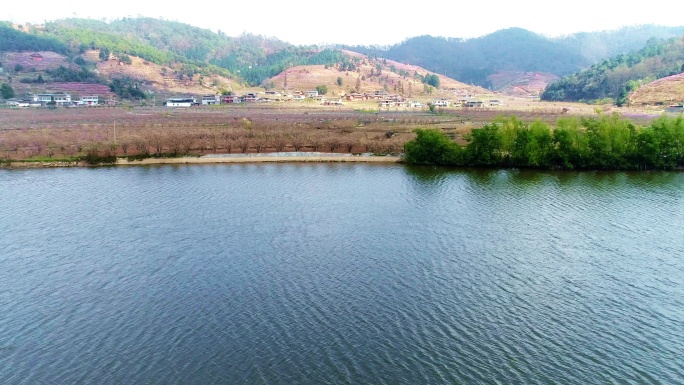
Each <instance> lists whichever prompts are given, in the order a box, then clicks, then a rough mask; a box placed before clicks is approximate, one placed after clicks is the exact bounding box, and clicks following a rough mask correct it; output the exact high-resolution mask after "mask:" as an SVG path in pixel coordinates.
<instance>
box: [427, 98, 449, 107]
mask: <svg viewBox="0 0 684 385" xmlns="http://www.w3.org/2000/svg"><path fill="white" fill-rule="evenodd" d="M432 104H434V105H435V106H437V107H449V106H450V105H451V102H450V101H448V100H447V99H438V100H435V101H434V102H432Z"/></svg>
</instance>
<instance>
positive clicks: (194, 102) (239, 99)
mask: <svg viewBox="0 0 684 385" xmlns="http://www.w3.org/2000/svg"><path fill="white" fill-rule="evenodd" d="M293 101H294V102H296V101H301V102H309V103H311V102H313V103H317V104H320V105H324V106H343V105H345V103H348V102H351V103H354V102H364V101H365V102H375V103H376V104H377V107H378V108H379V109H380V108H392V107H396V108H399V107H404V108H417V109H419V108H427V107H429V106H430V105H433V106H435V107H452V108H458V107H464V108H485V107H498V106H502V105H503V102H502V101H501V100H499V99H486V100H485V99H480V98H476V97H472V96H470V95H466V96H462V97H457V98H455V99H454V100H451V99H447V98H439V99H434V100H429V101H419V100H411V99H407V98H405V97H403V96H401V95H397V94H389V93H388V92H386V91H384V90H380V91H375V92H373V93H351V94H347V95H342V96H338V97H327V96H325V95H322V94H320V93H319V92H318V91H317V90H308V91H295V92H291V93H290V92H282V93H281V92H278V91H262V92H248V93H245V94H242V95H237V94H233V93H232V92H231V93H228V94H227V95H221V94H213V95H212V94H209V95H201V96H195V95H184V96H174V97H170V98H166V99H165V100H164V101H163V102H161V103H160V105H161V106H165V107H197V106H212V105H231V104H242V103H272V102H293ZM156 103H157V102H156V98H154V101H153V104H154V105H155V106H156ZM5 104H6V105H7V106H9V107H16V108H24V107H95V106H114V105H116V104H117V101H116V99H115V98H114V96H113V95H112V93H111V92H103V93H102V94H92V95H82V96H79V97H73V96H72V94H71V93H67V92H54V93H49V92H45V93H38V94H32V95H29V96H27V97H25V98H12V99H8V100H6V101H5Z"/></svg>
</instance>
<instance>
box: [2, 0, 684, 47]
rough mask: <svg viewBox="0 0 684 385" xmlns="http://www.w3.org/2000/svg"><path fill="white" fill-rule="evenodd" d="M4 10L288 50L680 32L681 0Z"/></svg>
mask: <svg viewBox="0 0 684 385" xmlns="http://www.w3.org/2000/svg"><path fill="white" fill-rule="evenodd" d="M3 3H6V4H3V5H2V7H0V20H10V21H13V22H16V23H23V22H31V23H42V22H43V21H45V20H55V19H60V18H65V17H73V16H77V17H83V18H94V19H103V18H107V19H110V20H111V19H117V18H121V17H136V16H149V17H156V18H164V19H167V20H175V21H180V22H183V23H187V24H191V25H194V26H197V27H202V28H206V29H210V30H212V31H217V30H219V29H220V30H221V31H223V32H225V33H226V34H228V35H229V36H237V35H240V34H241V33H243V32H250V33H254V34H259V35H265V36H273V37H277V38H279V39H281V40H284V41H287V42H290V43H293V44H320V43H342V44H364V45H370V44H394V43H398V42H401V41H402V40H404V39H406V38H408V37H413V36H419V35H433V36H446V37H464V38H469V37H477V36H482V35H486V34H488V33H491V32H494V31H496V30H499V29H503V28H509V27H521V28H525V29H528V30H531V31H533V32H537V33H541V34H544V35H548V36H558V35H563V34H569V33H573V32H579V31H598V30H610V29H617V28H619V27H621V26H630V25H638V24H659V25H670V26H678V25H684V18H682V10H684V3H682V2H681V0H677V1H659V2H656V3H644V2H627V1H622V2H619V3H617V4H616V3H615V2H607V1H595V0H594V1H587V0H575V1H572V2H554V1H532V0H516V1H510V0H508V1H491V0H489V1H487V0H478V1H456V0H451V1H440V0H434V1H410V0H407V1H377V0H364V1H360V0H339V1H325V0H317V1H312V0H292V1H286V0H277V1H272V0H261V1H244V0H243V1H231V0H223V1H188V2H184V1H180V0H179V1H173V0H172V1H165V2H161V1H154V2H152V1H144V0H135V1H133V0H114V1H92V2H88V1H78V2H76V1H71V2H70V1H56V0H33V1H29V2H23V1H3ZM630 3H631V4H638V6H636V5H629V4H630ZM171 4H174V5H171ZM176 4H177V5H176ZM402 4H405V5H402ZM618 4H619V5H618Z"/></svg>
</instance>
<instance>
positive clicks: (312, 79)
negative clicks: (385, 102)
mask: <svg viewBox="0 0 684 385" xmlns="http://www.w3.org/2000/svg"><path fill="white" fill-rule="evenodd" d="M342 53H343V54H344V55H345V58H344V59H343V60H342V61H341V62H338V63H334V64H333V65H311V66H296V67H292V68H289V69H287V70H285V71H283V72H282V73H280V74H279V75H277V76H274V77H273V78H271V79H269V82H270V83H271V84H270V85H271V86H273V87H275V88H279V89H280V88H282V89H296V90H311V89H315V88H316V87H317V86H319V85H325V86H326V87H327V88H328V92H329V94H331V95H342V94H351V93H355V92H358V93H373V92H375V91H381V90H384V91H387V92H389V93H397V94H402V95H404V96H406V97H416V96H428V95H431V96H435V97H438V96H441V95H444V96H447V95H449V96H454V95H463V96H465V95H472V94H483V93H489V91H487V90H485V89H483V88H481V87H477V86H472V85H467V84H464V83H461V82H459V81H456V80H454V79H451V78H448V77H446V76H442V75H436V74H431V73H430V72H429V71H428V70H426V69H424V68H421V67H419V66H414V65H409V64H403V63H399V62H396V61H393V60H388V59H383V58H371V57H368V56H366V55H363V54H359V53H357V52H353V51H346V50H345V51H342ZM427 75H434V76H436V77H437V79H439V81H438V83H439V87H434V86H433V87H431V86H430V85H429V84H427V83H425V82H424V79H425V77H426V76H427Z"/></svg>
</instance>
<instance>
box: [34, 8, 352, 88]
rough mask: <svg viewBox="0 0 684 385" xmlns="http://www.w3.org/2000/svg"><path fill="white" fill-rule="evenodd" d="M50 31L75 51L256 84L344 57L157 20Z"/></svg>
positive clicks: (49, 27)
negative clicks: (299, 67) (120, 55)
mask: <svg viewBox="0 0 684 385" xmlns="http://www.w3.org/2000/svg"><path fill="white" fill-rule="evenodd" d="M44 33H46V34H48V35H52V36H54V37H56V38H59V39H61V40H62V41H64V42H65V44H67V45H69V46H70V47H71V49H72V51H73V50H75V49H79V50H80V51H81V52H82V51H83V50H85V49H88V48H90V49H96V48H97V49H100V48H107V49H109V50H110V51H111V52H113V53H125V54H129V55H134V56H138V57H140V58H142V59H144V60H146V61H148V62H152V63H155V64H159V65H170V64H174V63H180V64H183V65H184V67H185V69H184V70H183V72H184V73H185V74H188V75H191V76H194V75H196V74H198V73H200V72H201V71H202V70H204V71H205V72H206V71H210V72H214V73H220V74H221V75H223V76H227V77H234V78H240V79H241V80H242V81H244V82H246V83H248V84H249V85H252V86H258V85H260V84H261V83H262V82H263V81H264V80H265V79H266V78H268V77H271V76H274V75H276V74H278V73H280V72H282V71H283V70H284V69H286V68H289V67H292V66H295V65H308V64H330V63H332V62H335V61H339V60H341V56H340V55H339V52H337V51H333V50H326V49H320V48H318V47H316V46H310V47H297V46H294V45H291V44H289V43H285V42H282V41H280V40H278V39H276V38H265V37H263V36H256V35H250V34H243V35H242V36H239V37H229V36H226V35H225V34H224V33H222V32H220V31H219V32H218V33H214V32H212V31H210V30H206V29H202V28H197V27H193V26H190V25H187V24H183V23H179V22H174V21H168V20H159V19H153V18H123V19H120V20H114V21H110V22H102V21H98V20H91V19H75V18H74V19H64V20H58V21H54V22H49V23H46V25H45V28H44ZM221 70H223V71H221Z"/></svg>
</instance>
